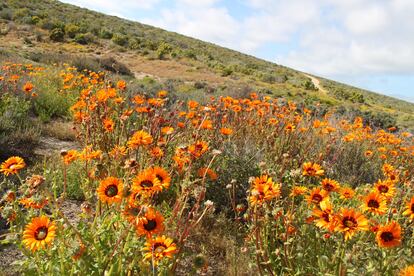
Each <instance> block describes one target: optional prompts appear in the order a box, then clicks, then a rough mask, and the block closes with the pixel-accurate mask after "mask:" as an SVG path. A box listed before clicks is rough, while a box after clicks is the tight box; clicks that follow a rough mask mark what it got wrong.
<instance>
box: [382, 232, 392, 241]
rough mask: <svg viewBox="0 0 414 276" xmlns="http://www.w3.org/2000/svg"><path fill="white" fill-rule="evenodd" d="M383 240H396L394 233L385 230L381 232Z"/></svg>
mask: <svg viewBox="0 0 414 276" xmlns="http://www.w3.org/2000/svg"><path fill="white" fill-rule="evenodd" d="M381 240H383V241H384V242H391V241H393V240H394V235H393V234H392V233H391V232H383V233H381Z"/></svg>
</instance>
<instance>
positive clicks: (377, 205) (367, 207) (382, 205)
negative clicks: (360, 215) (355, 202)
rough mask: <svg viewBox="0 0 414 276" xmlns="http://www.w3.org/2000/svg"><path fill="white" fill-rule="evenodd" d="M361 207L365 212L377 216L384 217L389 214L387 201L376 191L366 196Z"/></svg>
mask: <svg viewBox="0 0 414 276" xmlns="http://www.w3.org/2000/svg"><path fill="white" fill-rule="evenodd" d="M363 201H364V203H363V204H362V206H361V209H362V211H363V212H370V213H372V214H376V215H383V214H385V213H386V212H387V200H386V198H385V197H384V196H382V195H381V194H379V193H378V192H376V191H373V192H371V193H369V194H368V195H366V196H365V197H364V199H363Z"/></svg>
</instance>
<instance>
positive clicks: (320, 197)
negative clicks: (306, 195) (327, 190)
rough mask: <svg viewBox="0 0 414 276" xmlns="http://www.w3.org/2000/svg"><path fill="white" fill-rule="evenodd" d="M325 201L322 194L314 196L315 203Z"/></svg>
mask: <svg viewBox="0 0 414 276" xmlns="http://www.w3.org/2000/svg"><path fill="white" fill-rule="evenodd" d="M322 199H323V197H322V196H321V195H320V194H315V195H313V196H312V201H313V202H315V203H319V202H321V201H322Z"/></svg>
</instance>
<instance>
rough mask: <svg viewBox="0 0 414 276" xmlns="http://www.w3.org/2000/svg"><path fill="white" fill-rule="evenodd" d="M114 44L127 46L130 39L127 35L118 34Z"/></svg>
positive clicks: (113, 39)
mask: <svg viewBox="0 0 414 276" xmlns="http://www.w3.org/2000/svg"><path fill="white" fill-rule="evenodd" d="M112 42H113V43H115V44H117V45H120V46H126V45H127V44H128V37H127V36H126V35H123V34H119V33H116V34H114V36H113V37H112Z"/></svg>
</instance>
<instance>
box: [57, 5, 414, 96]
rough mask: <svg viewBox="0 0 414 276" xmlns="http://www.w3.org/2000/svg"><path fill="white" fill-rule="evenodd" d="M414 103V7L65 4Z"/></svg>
mask: <svg viewBox="0 0 414 276" xmlns="http://www.w3.org/2000/svg"><path fill="white" fill-rule="evenodd" d="M63 2H66V3H71V4H74V5H77V6H81V7H85V8H89V9H93V10H97V11H100V12H104V13H106V14H111V15H116V16H119V17H123V18H127V19H131V20H135V21H139V22H142V23H146V24H149V25H153V26H157V27H160V28H163V29H166V30H169V31H175V32H178V33H182V34H185V35H188V36H192V37H196V38H199V39H202V40H205V41H209V42H213V43H216V44H219V45H222V46H225V47H229V48H231V49H235V50H238V51H241V52H244V53H248V54H251V55H254V56H257V57H260V58H263V59H266V60H269V61H272V62H276V63H278V64H282V65H285V66H289V67H292V68H294V69H298V70H301V71H305V72H308V73H312V74H315V75H317V76H322V77H326V78H330V79H334V80H338V81H341V82H345V83H348V84H351V85H355V86H358V87H361V88H366V89H368V90H372V91H376V92H379V93H383V94H387V95H391V96H394V97H399V98H403V99H406V100H410V101H413V102H414V89H413V88H412V87H414V23H413V21H412V16H413V14H414V1H413V0H232V1H231V0H174V1H170V0H123V1H113V0H63Z"/></svg>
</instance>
